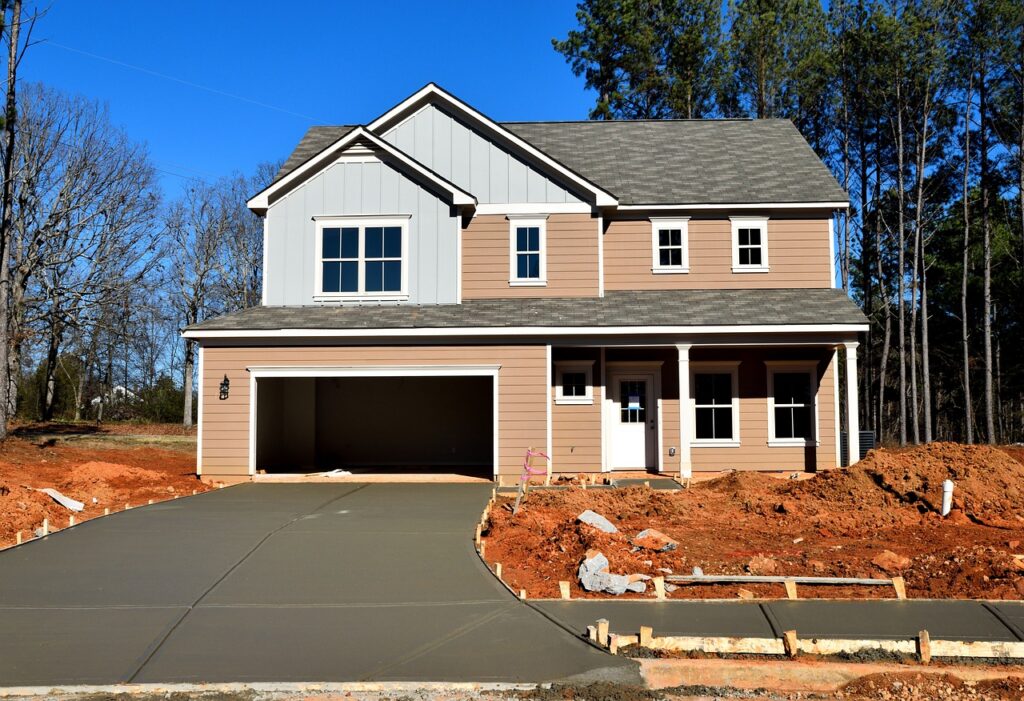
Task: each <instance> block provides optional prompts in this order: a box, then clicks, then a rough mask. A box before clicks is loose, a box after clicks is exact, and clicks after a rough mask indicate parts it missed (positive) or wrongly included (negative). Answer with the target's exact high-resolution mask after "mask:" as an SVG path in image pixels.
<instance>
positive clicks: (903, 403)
mask: <svg viewBox="0 0 1024 701" xmlns="http://www.w3.org/2000/svg"><path fill="white" fill-rule="evenodd" d="M900 80H901V77H900V76H899V75H897V77H896V135H895V136H896V207H897V210H896V227H897V234H896V242H897V245H898V247H899V250H898V251H897V256H896V257H897V267H896V309H897V317H896V328H897V332H896V333H897V334H898V338H897V341H896V348H897V351H898V356H899V363H900V372H899V377H900V388H899V395H900V396H899V407H900V420H899V426H900V445H906V444H907V329H906V323H907V322H906V314H907V310H906V300H905V299H904V296H905V295H906V293H907V290H906V282H907V280H906V277H907V270H906V264H907V261H906V250H905V249H906V245H907V243H906V233H905V231H904V213H903V209H904V206H905V202H904V199H905V198H904V182H903V100H902V97H901V94H902V90H901V89H900Z"/></svg>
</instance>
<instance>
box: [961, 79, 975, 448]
mask: <svg viewBox="0 0 1024 701" xmlns="http://www.w3.org/2000/svg"><path fill="white" fill-rule="evenodd" d="M973 77H974V75H973V73H972V74H971V78H972V79H973ZM971 83H972V81H971V80H968V82H967V100H966V105H965V107H964V251H963V253H964V255H963V271H962V275H961V277H960V341H961V344H962V347H963V364H964V366H963V373H964V423H965V424H966V426H967V442H968V443H969V444H970V443H974V407H973V400H972V399H971V348H970V327H969V325H968V323H967V282H968V280H969V277H970V270H971V204H970V202H971V183H970V178H971V102H972V98H971V88H972V85H971Z"/></svg>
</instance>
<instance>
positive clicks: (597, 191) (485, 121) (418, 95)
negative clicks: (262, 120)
mask: <svg viewBox="0 0 1024 701" xmlns="http://www.w3.org/2000/svg"><path fill="white" fill-rule="evenodd" d="M432 97H436V98H439V99H440V100H441V101H443V102H445V103H446V104H447V105H448V106H449V107H450V108H452V109H454V110H457V111H458V112H460V113H461V114H462V115H463V116H464V117H467V118H469V120H471V121H475V122H476V123H477V125H478V126H481V127H483V128H484V129H486V130H488V131H491V132H493V133H495V134H498V135H499V136H501V137H502V138H503V139H505V140H506V141H509V142H510V143H512V144H513V145H514V146H516V147H517V148H519V149H520V150H522V151H524V152H526V153H527V154H529V155H530V156H531V157H533V158H534V159H536V160H538V161H540V162H541V163H543V164H545V165H546V166H548V167H549V168H551V169H552V170H555V171H556V172H558V173H559V174H561V175H562V176H563V177H565V178H566V179H567V180H570V181H572V182H573V183H575V184H576V185H578V186H580V187H582V188H584V189H585V190H588V191H590V192H592V193H593V194H594V197H595V204H596V205H597V206H599V207H611V206H615V205H617V204H618V203H619V201H618V199H616V198H615V197H614V196H613V195H612V194H611V193H609V192H607V191H606V190H604V189H603V188H601V187H599V186H598V185H596V184H594V183H592V182H591V181H589V180H587V179H586V178H584V177H583V176H581V175H579V174H577V173H575V172H574V171H572V170H570V169H568V168H566V167H565V166H564V165H562V164H561V163H559V162H558V161H556V160H555V159H553V158H552V157H551V156H549V155H547V154H546V153H544V152H543V151H541V150H540V149H538V148H536V147H535V146H533V145H532V144H530V143H529V142H527V141H524V140H523V139H521V138H519V137H518V136H516V135H515V134H513V133H512V132H511V131H509V130H508V129H506V128H505V127H503V126H501V125H500V124H497V123H496V122H494V121H493V120H491V119H489V118H488V117H486V116H484V115H483V114H481V113H480V112H478V111H477V110H475V109H474V108H472V107H470V106H469V105H467V104H466V103H464V102H462V101H461V100H459V99H457V98H456V97H454V96H453V95H451V94H450V93H448V92H446V91H445V90H443V89H442V88H441V87H439V86H438V85H436V84H434V83H428V84H427V85H425V86H423V87H422V88H420V89H419V90H417V91H416V92H415V93H413V94H412V95H410V96H409V97H407V98H406V99H404V100H402V101H401V102H400V103H398V104H397V105H395V106H394V107H392V108H391V109H389V110H388V111H387V112H385V113H384V114H382V115H381V116H379V117H377V118H376V119H375V120H373V121H372V122H370V123H369V124H368V125H367V127H366V128H367V129H368V130H370V131H373V132H377V131H380V130H381V129H382V128H384V127H385V126H386V125H387V123H388V122H390V121H392V120H394V119H396V118H399V117H400V116H401V115H402V113H403V112H405V111H407V110H408V109H409V108H411V107H414V106H415V105H416V104H417V103H418V102H419V101H420V100H427V99H429V98H432Z"/></svg>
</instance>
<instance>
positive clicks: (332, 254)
mask: <svg viewBox="0 0 1024 701" xmlns="http://www.w3.org/2000/svg"><path fill="white" fill-rule="evenodd" d="M323 238H324V241H323V249H322V251H321V253H322V257H323V258H340V257H341V256H340V253H341V229H324V231H323Z"/></svg>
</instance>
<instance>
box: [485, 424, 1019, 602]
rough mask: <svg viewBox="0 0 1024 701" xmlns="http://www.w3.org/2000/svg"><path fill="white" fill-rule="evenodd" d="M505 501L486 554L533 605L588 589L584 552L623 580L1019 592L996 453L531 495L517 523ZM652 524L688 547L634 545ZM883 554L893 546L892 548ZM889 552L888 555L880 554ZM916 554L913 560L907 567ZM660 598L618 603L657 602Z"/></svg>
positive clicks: (1011, 476) (808, 590)
mask: <svg viewBox="0 0 1024 701" xmlns="http://www.w3.org/2000/svg"><path fill="white" fill-rule="evenodd" d="M947 478H948V479H952V480H953V481H954V482H955V483H956V491H955V493H954V509H953V511H952V513H951V514H950V516H949V517H948V518H942V517H941V516H940V515H939V509H940V505H941V500H942V482H943V480H945V479H947ZM506 503H508V500H506V499H501V500H499V501H498V502H497V504H496V505H495V506H494V507H493V508H492V510H491V513H490V526H489V530H488V531H486V532H485V540H486V543H487V545H486V550H485V552H486V555H487V560H488V561H489V562H491V563H495V562H500V563H502V568H503V578H504V580H505V581H506V582H507V583H508V584H509V585H510V586H511V587H512V588H513V589H514V590H516V591H518V590H520V589H526V591H527V594H528V596H530V597H531V598H555V597H558V596H559V589H558V582H559V581H560V580H567V581H569V582H570V583H571V587H572V596H573V597H574V598H575V597H583V598H600V597H604V596H606V595H603V594H594V593H590V592H586V591H584V590H583V589H582V588H581V587H580V586H579V583H578V581H577V578H576V571H577V569H578V567H579V563H580V561H581V559H582V558H583V556H584V553H585V552H586V551H587V550H588V549H591V548H595V549H598V550H600V551H602V552H603V553H604V554H605V555H606V556H607V557H608V559H609V561H610V562H611V571H612V572H614V573H618V574H634V573H640V574H646V575H650V576H657V575H659V574H666V573H667V572H666V571H667V570H670V571H671V572H672V573H675V574H689V573H690V572H691V571H692V570H693V568H694V567H695V566H699V567H700V568H701V569H702V570H703V572H704V573H705V574H778V575H794V576H795V575H819V576H842V577H872V578H888V577H892V576H894V575H897V574H898V575H902V576H903V577H904V579H905V580H906V586H907V592H908V596H910V597H918V598H985V599H1021V598H1024V561H1022V559H1019V558H1014V557H1013V555H1015V554H1020V553H1024V546H1022V543H1024V516H1021V515H1020V514H1024V464H1022V463H1020V462H1018V461H1017V460H1014V459H1013V458H1011V457H1010V455H1009V454H1008V453H1006V452H1003V451H1002V450H999V449H995V448H990V447H987V446H964V445H959V444H955V443H934V444H931V445H928V446H921V447H917V448H913V449H906V450H899V451H890V450H885V449H879V450H875V451H872V452H871V453H870V454H869V455H868V457H867V458H866V459H865V460H863V461H861V462H860V463H858V464H857V465H856V466H854V467H852V468H847V469H841V470H832V471H829V472H824V473H821V474H818V475H816V476H814V477H812V478H810V479H803V480H788V479H778V478H777V477H773V476H771V475H766V474H758V473H749V472H733V473H729V474H727V475H725V476H723V477H719V478H716V479H713V480H708V481H706V482H699V483H695V484H694V485H693V486H692V487H691V488H690V489H688V490H683V491H678V492H665V491H655V490H651V489H648V488H645V487H633V488H625V489H615V490H601V489H589V490H584V489H582V488H580V487H572V488H569V489H567V490H565V491H545V490H536V491H533V492H531V494H530V495H529V498H528V499H527V501H526V503H525V506H524V507H523V509H521V510H520V513H519V514H518V515H517V516H515V517H514V518H513V517H512V515H511V513H510V510H509V509H508V508H506V506H505V504H506ZM585 509H593V510H594V511H596V512H597V513H599V514H601V515H603V516H605V517H606V518H608V519H609V520H611V522H612V523H613V524H615V525H616V526H617V527H618V529H619V533H617V534H611V535H609V534H605V533H602V532H599V531H597V530H596V529H594V528H592V527H589V526H586V525H584V524H580V523H577V522H576V519H575V517H576V516H577V515H578V514H579V513H581V512H582V511H584V510H585ZM645 528H656V529H658V530H659V531H662V532H663V533H665V534H666V535H667V536H669V537H671V538H674V539H675V540H677V541H679V547H678V548H677V549H675V550H671V551H668V552H652V551H650V550H645V549H641V548H636V547H635V546H634V544H633V543H632V542H631V540H630V539H631V537H632V536H635V535H636V534H637V533H639V532H640V531H641V530H643V529H645ZM886 551H889V552H888V553H886ZM883 553H886V554H883ZM908 560H909V562H908ZM740 587H742V588H743V589H746V590H748V591H750V592H752V593H753V594H754V595H755V596H762V597H764V596H785V591H784V588H783V587H782V586H781V585H732V584H728V585H701V586H696V585H681V586H680V587H679V588H678V589H677V590H676V591H674V592H672V593H670V594H669V596H670V597H672V598H734V597H736V596H737V595H738V594H739V589H740ZM799 593H800V596H801V597H802V598H813V597H822V598H826V597H827V598H837V597H841V598H882V597H888V598H892V597H893V596H894V592H893V589H892V588H891V587H888V586H887V587H884V588H880V587H862V586H858V587H854V586H843V587H832V586H829V587H824V586H818V587H811V586H801V587H800V589H799ZM652 595H653V594H652V593H648V594H640V595H630V594H626V595H623V597H640V598H643V597H649V596H652Z"/></svg>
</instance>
